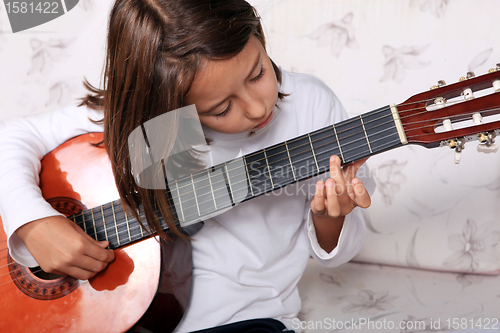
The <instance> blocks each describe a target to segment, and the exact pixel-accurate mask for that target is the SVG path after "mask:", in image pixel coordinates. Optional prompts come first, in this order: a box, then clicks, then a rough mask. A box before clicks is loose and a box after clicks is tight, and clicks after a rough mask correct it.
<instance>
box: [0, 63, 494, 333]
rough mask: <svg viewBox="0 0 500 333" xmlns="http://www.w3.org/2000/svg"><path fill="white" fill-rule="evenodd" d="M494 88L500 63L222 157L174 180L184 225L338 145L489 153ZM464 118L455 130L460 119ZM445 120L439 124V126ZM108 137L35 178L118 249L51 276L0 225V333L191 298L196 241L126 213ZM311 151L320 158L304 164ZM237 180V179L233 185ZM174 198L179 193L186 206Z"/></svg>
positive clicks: (146, 310) (56, 156)
mask: <svg viewBox="0 0 500 333" xmlns="http://www.w3.org/2000/svg"><path fill="white" fill-rule="evenodd" d="M498 91H500V70H499V68H497V69H495V70H492V71H490V73H489V74H486V75H482V76H478V77H474V76H473V75H472V74H469V75H468V77H467V78H465V79H464V80H462V81H460V82H458V83H454V84H451V85H445V84H440V85H439V86H437V87H434V88H433V89H431V90H430V91H427V92H423V93H420V94H417V95H414V96H412V97H410V98H409V99H407V100H406V101H405V102H404V103H402V104H399V105H390V106H387V107H383V108H380V109H377V110H375V111H372V112H368V113H366V114H363V115H361V116H358V117H354V118H351V119H348V120H346V121H344V122H341V123H338V124H335V125H334V126H333V125H332V126H330V127H327V128H323V129H319V130H317V131H314V132H312V133H309V134H307V135H304V136H301V137H298V138H295V139H292V140H289V141H287V142H284V143H282V144H278V145H275V146H272V147H268V148H266V149H265V152H266V154H267V155H265V158H262V157H261V156H263V155H262V154H261V152H255V153H252V154H249V155H246V156H243V157H242V160H241V161H243V162H242V163H236V164H235V165H242V166H243V171H244V172H242V173H241V172H240V173H238V175H239V176H237V177H236V176H234V172H231V170H233V171H234V169H231V165H232V164H231V163H229V164H227V163H226V164H224V165H220V166H216V167H214V168H211V169H210V170H208V171H207V170H204V171H201V172H199V173H196V174H193V175H191V176H190V177H187V178H185V179H181V180H179V182H177V186H176V188H172V187H170V188H169V189H167V190H168V191H169V196H170V198H171V201H172V206H171V208H172V210H173V211H174V212H175V214H176V215H177V217H178V218H179V221H180V224H181V226H183V225H188V224H190V223H192V222H193V221H198V220H202V219H203V216H204V215H205V216H206V215H207V214H212V215H213V214H214V213H216V212H217V210H224V209H225V208H226V207H224V202H225V201H224V200H226V199H227V200H226V201H227V202H228V205H231V204H234V202H235V201H236V197H238V196H239V197H240V198H243V200H248V199H251V198H252V197H255V196H258V195H261V194H263V193H266V192H268V191H272V190H273V189H276V188H278V187H281V186H286V185H287V184H290V183H293V182H296V181H300V180H302V179H305V178H309V177H311V176H314V175H317V174H319V173H322V172H326V171H327V170H328V157H329V156H330V155H332V154H336V155H338V156H340V157H341V159H342V162H343V164H347V163H350V162H352V161H355V160H358V159H361V158H364V157H366V156H370V155H374V154H378V153H380V152H383V151H386V150H389V149H392V148H396V147H400V146H403V145H406V144H419V145H422V146H425V147H428V148H433V147H438V146H444V147H450V148H452V149H454V150H455V151H456V152H457V156H459V154H460V152H461V150H462V149H464V144H465V143H466V142H469V141H473V140H478V141H479V143H480V148H481V149H482V150H484V151H492V150H494V147H495V144H494V139H495V136H496V135H498V134H500V131H499V129H500V121H491V122H487V121H486V120H487V118H488V117H489V116H492V115H496V114H498V113H499V110H500V93H498ZM467 121H469V122H467ZM464 122H465V125H463V126H460V128H457V124H458V123H464ZM438 127H441V128H443V130H442V131H438V132H437V131H436V128H438ZM454 128H455V129H454ZM101 138H102V134H100V133H90V134H86V135H82V136H79V137H76V138H74V139H72V140H69V141H68V142H66V143H64V144H63V145H61V146H59V147H58V148H57V149H55V150H54V151H52V152H50V153H49V154H47V155H46V156H45V157H44V158H43V160H42V171H41V174H40V187H41V189H42V193H43V196H44V197H45V199H46V200H47V201H49V202H50V203H51V204H52V205H53V206H54V207H55V208H56V209H57V210H59V211H60V212H62V213H64V214H66V215H67V216H68V217H69V218H70V219H72V220H73V221H74V222H75V223H77V224H78V225H79V226H80V227H82V228H83V229H84V230H85V231H86V232H87V233H88V234H89V235H91V236H92V237H94V238H96V239H98V240H102V239H107V240H109V241H110V244H111V245H110V247H111V248H114V249H116V251H115V253H116V259H115V261H114V262H113V263H111V264H110V265H109V266H108V267H107V268H106V269H105V270H104V271H103V272H101V273H100V274H98V275H97V276H95V277H94V278H93V279H91V280H89V281H80V280H76V279H73V278H70V277H67V276H66V277H61V276H51V275H50V274H46V273H45V272H43V271H42V270H41V269H40V268H39V267H38V268H31V269H30V268H26V267H23V266H21V265H19V264H17V263H15V262H14V261H13V260H12V259H11V258H10V256H9V255H8V250H7V244H6V236H5V234H4V233H3V230H2V229H3V228H0V241H1V244H2V245H1V251H2V254H1V256H0V257H1V258H0V331H1V332H9V333H13V332H50V333H55V332H82V333H83V332H85V333H87V332H125V331H130V332H171V331H172V330H174V329H175V327H176V325H177V324H178V322H179V320H180V319H181V317H182V315H183V313H184V311H185V309H186V307H187V306H188V300H189V294H190V286H191V262H190V258H191V252H190V246H189V243H187V242H184V241H181V240H179V239H175V238H174V241H173V242H170V243H168V244H164V243H161V245H160V243H159V242H158V241H157V240H156V239H155V238H152V237H150V236H148V234H147V233H146V232H145V231H144V230H142V229H141V228H140V227H139V225H138V224H137V222H136V221H134V220H133V219H131V218H130V217H129V216H126V215H125V214H124V212H123V210H122V207H121V205H120V203H119V201H117V198H118V194H117V191H116V188H115V185H114V181H113V177H112V174H111V168H110V163H109V159H108V156H107V154H106V152H105V149H104V148H99V147H95V146H93V145H91V144H90V143H97V142H99V141H101ZM443 149H449V148H443ZM273 151H274V152H276V156H277V154H278V153H279V154H282V155H283V156H285V157H284V158H275V159H273V161H272V162H270V159H269V158H270V157H271V156H273ZM241 161H240V162H241ZM306 161H313V163H309V164H308V165H310V167H307V168H299V166H302V165H305V164H304V163H305V162H306ZM250 162H251V163H252V165H254V166H255V162H259V163H258V165H259V166H258V167H257V169H258V168H260V167H262V168H265V167H266V166H267V169H266V170H268V171H266V173H264V172H260V173H259V172H258V170H257V171H256V170H255V169H253V170H249V169H248V167H247V166H248V165H249V164H250ZM273 163H278V165H279V166H280V167H287V168H288V170H289V171H290V172H288V176H282V177H281V179H276V178H273V177H274V175H273V171H272V170H273V166H275V165H273ZM233 164H234V163H233ZM299 169H300V170H302V171H301V172H298V170H299ZM269 170H270V171H269ZM281 170H283V169H281ZM217 174H218V175H222V176H224V177H222V176H221V177H222V178H221V179H224V182H222V184H221V186H220V187H219V188H217V186H216V185H215V183H216V182H213V183H211V184H212V185H211V186H212V187H211V192H203V191H202V190H200V188H199V187H198V188H197V187H196V186H197V185H196V184H195V183H194V182H197V181H199V180H200V179H201V177H208V178H207V179H211V180H213V179H214V178H210V177H215V176H216V175H217ZM242 174H244V175H245V177H243V181H242V178H241V177H242V176H241V175H242ZM285 174H287V173H285ZM231 177H233V179H232V178H231ZM234 177H236V178H234ZM263 177H267V178H263ZM235 180H238V182H239V183H240V184H242V186H240V187H239V188H237V187H235V184H236V183H237V182H236V181H235ZM269 180H271V181H269ZM190 182H192V183H190ZM186 184H187V185H189V186H192V188H194V189H195V191H191V192H190V193H191V194H189V193H185V194H182V195H187V197H181V192H182V191H180V189H181V187H182V186H184V185H186ZM228 185H231V186H228ZM217 191H219V192H218V193H219V194H220V193H221V192H220V191H223V192H224V191H225V192H224V193H223V195H222V196H219V198H225V199H224V200H220V201H217V200H216V199H217V198H218V197H217V195H219V194H216V193H217ZM228 191H229V192H228ZM202 192H203V193H202ZM236 192H238V193H240V194H235V193H236ZM241 193H243V195H241ZM189 195H190V196H191V197H189ZM202 196H204V197H205V198H213V202H214V209H213V210H212V211H210V209H208V208H207V205H205V206H204V207H205V208H204V209H205V210H207V209H208V210H209V211H205V212H201V211H200V207H197V209H194V208H193V206H191V207H187V205H186V202H188V201H189V200H190V199H193V198H194V199H195V200H194V201H196V202H197V203H198V202H199V201H200V200H201V198H202ZM209 200H211V199H209ZM192 201H193V200H192ZM239 201H241V200H239ZM179 203H181V204H182V203H184V207H182V205H181V204H179ZM217 203H221V204H220V205H219V206H217ZM221 206H222V207H221ZM193 212H197V213H193ZM193 214H194V215H193ZM0 222H1V221H0ZM207 301H209V300H207Z"/></svg>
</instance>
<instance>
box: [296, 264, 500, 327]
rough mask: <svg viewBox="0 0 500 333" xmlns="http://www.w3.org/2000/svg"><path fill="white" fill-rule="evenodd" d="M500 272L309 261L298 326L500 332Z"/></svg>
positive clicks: (300, 284) (303, 279) (300, 285)
mask: <svg viewBox="0 0 500 333" xmlns="http://www.w3.org/2000/svg"><path fill="white" fill-rule="evenodd" d="M499 283H500V276H499V275H497V276H485V275H477V274H465V273H450V272H431V271H424V270H417V269H411V268H402V267H390V266H385V265H370V264H366V263H355V262H350V263H347V264H345V265H342V266H341V267H337V268H325V267H322V266H320V265H319V264H318V263H316V262H315V261H314V260H312V259H311V260H310V262H309V265H308V268H307V270H306V273H305V274H304V276H303V277H302V279H301V281H300V283H299V290H300V294H301V297H302V302H303V304H302V311H301V313H300V315H299V320H297V321H295V322H294V325H295V328H296V329H297V328H299V326H301V328H304V331H303V332H304V333H327V332H328V333H330V332H384V333H385V332H397V333H414V332H415V333H416V332H463V333H465V332H489V333H494V332H496V333H498V332H500V313H499V311H498V309H499V308H500V301H499V298H500V291H498V284H499Z"/></svg>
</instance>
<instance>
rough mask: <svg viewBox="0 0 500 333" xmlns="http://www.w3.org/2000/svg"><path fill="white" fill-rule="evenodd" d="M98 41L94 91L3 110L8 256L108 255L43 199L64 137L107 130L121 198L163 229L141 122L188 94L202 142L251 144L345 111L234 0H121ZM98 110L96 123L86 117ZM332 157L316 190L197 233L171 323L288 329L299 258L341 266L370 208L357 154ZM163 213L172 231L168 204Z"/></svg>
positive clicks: (73, 261)
mask: <svg viewBox="0 0 500 333" xmlns="http://www.w3.org/2000/svg"><path fill="white" fill-rule="evenodd" d="M107 49H108V51H107V59H106V68H105V84H104V88H103V89H102V90H99V89H95V88H91V87H90V86H89V85H87V87H88V88H89V90H90V92H91V94H89V95H88V96H87V97H86V98H85V99H84V101H83V103H82V106H79V107H76V106H75V107H67V108H65V109H62V110H59V111H56V112H53V113H51V114H42V115H39V116H33V117H28V118H24V119H15V120H11V121H8V122H6V124H5V126H4V128H3V129H2V131H1V132H0V147H1V148H0V149H1V153H0V165H1V170H0V171H1V172H0V184H2V189H1V191H0V214H1V216H2V220H3V224H4V227H5V231H6V233H7V237H8V245H9V249H10V253H11V256H12V257H13V258H14V259H15V260H16V261H18V262H20V263H21V264H23V265H26V266H36V265H37V264H38V265H40V266H41V267H42V268H43V269H44V270H45V271H47V272H52V273H59V274H69V275H71V276H74V277H76V278H79V279H88V278H90V277H92V276H94V275H95V274H96V273H97V272H99V271H101V270H103V269H104V268H105V267H106V266H107V264H108V263H109V262H111V261H112V260H113V259H114V254H113V251H112V250H109V249H106V247H107V246H108V243H107V242H97V241H95V240H92V239H91V238H90V237H88V236H87V235H85V234H84V233H83V231H82V230H80V229H79V228H78V227H77V226H76V225H74V224H73V223H72V222H71V221H69V220H68V219H66V218H64V217H63V216H62V215H61V214H59V213H58V212H57V211H55V210H53V209H52V208H51V207H50V205H48V204H47V203H46V202H45V200H43V198H42V197H41V195H40V190H39V188H38V186H37V184H38V178H37V177H38V176H37V175H38V173H39V171H40V170H39V169H40V163H39V160H40V159H41V158H42V157H43V156H44V155H45V154H46V153H47V152H49V151H50V150H52V149H53V148H55V147H57V146H58V145H60V144H61V143H63V142H64V141H66V140H68V139H70V138H71V137H74V136H76V135H79V134H82V133H85V132H89V131H104V143H105V145H106V148H107V151H108V154H109V156H110V160H111V163H112V167H113V173H114V176H115V180H116V185H117V188H118V190H119V193H120V196H121V199H122V202H123V203H124V204H126V205H128V206H129V207H131V211H132V212H136V208H137V207H138V206H139V205H143V206H144V210H145V212H146V217H147V221H146V222H147V223H148V225H149V226H150V228H152V229H153V230H155V231H156V232H158V233H160V234H161V229H160V228H159V226H158V222H157V219H155V217H154V214H153V213H152V205H153V202H154V201H156V202H157V203H159V204H160V205H161V203H162V202H164V201H162V193H160V192H159V191H157V192H154V191H152V190H145V189H142V188H141V187H139V186H137V185H136V183H135V182H134V177H133V174H132V170H131V161H130V157H129V155H128V148H127V140H128V136H129V134H130V133H131V132H132V131H133V130H134V129H135V128H137V127H139V126H141V124H143V123H144V122H146V121H147V120H149V119H153V118H155V117H156V116H159V115H161V114H163V113H165V112H169V111H172V110H176V109H178V108H180V107H183V106H186V105H191V104H194V105H195V106H196V109H197V111H198V114H199V119H200V122H201V124H202V126H203V130H204V133H205V136H206V138H207V139H209V141H210V142H211V146H212V147H222V148H235V147H237V149H239V150H241V153H242V154H248V153H250V152H252V151H255V150H259V149H262V148H264V147H267V146H270V145H273V144H276V143H279V142H282V141H285V140H289V139H291V138H294V137H296V136H299V135H302V134H305V133H308V132H311V131H313V130H315V129H319V128H322V127H325V126H327V125H330V124H332V123H335V122H338V121H341V120H343V119H345V118H346V113H345V111H344V109H343V107H342V105H341V104H340V102H339V101H338V99H337V98H336V96H335V95H334V94H333V92H332V91H331V90H330V89H329V88H328V87H327V86H326V85H325V84H323V83H322V82H321V81H319V80H318V79H316V78H314V77H311V76H307V75H300V74H293V73H289V72H285V71H282V70H281V69H280V68H279V67H277V66H276V65H275V64H274V63H273V62H272V60H271V59H270V58H269V57H268V55H267V53H266V50H265V42H264V35H263V32H262V27H261V24H260V20H259V18H258V16H257V14H256V12H255V10H254V9H253V7H252V6H250V5H249V4H248V3H247V2H245V1H243V0H226V1H209V0H117V1H116V3H115V4H114V6H113V8H112V11H111V15H110V20H109V35H108V44H107ZM102 117H104V118H103V119H104V121H103V126H102V125H100V124H99V123H96V122H92V121H90V120H89V118H90V119H93V120H99V119H101V118H102ZM165 130H166V131H169V130H171V129H165ZM330 161H331V162H330V174H329V176H330V177H326V178H328V179H327V180H326V182H325V181H323V180H317V179H315V180H314V181H317V182H316V184H315V190H314V191H313V193H308V191H304V186H303V183H298V184H294V185H290V186H289V187H287V188H286V191H281V192H280V193H278V194H276V195H266V196H260V197H257V198H255V199H253V200H250V201H247V202H244V203H241V204H239V205H237V206H235V207H234V208H233V209H231V210H229V211H227V212H225V213H223V214H222V215H219V216H216V217H214V218H210V219H207V220H205V224H204V227H203V228H202V229H201V230H200V231H199V232H198V233H196V234H195V235H194V236H193V239H194V241H193V242H192V245H193V286H192V295H191V299H190V303H189V306H188V309H187V312H186V313H185V315H184V317H183V319H182V321H181V323H180V324H179V326H178V328H177V331H178V332H191V331H195V330H202V329H207V328H211V327H217V326H220V325H227V324H231V325H232V326H228V327H229V328H228V327H225V329H228V331H230V332H236V331H238V330H240V329H239V328H238V327H243V326H245V327H247V326H248V327H256V330H258V331H259V332H260V331H263V330H261V329H259V328H258V327H263V326H259V325H264V326H266V325H267V326H270V327H272V328H270V329H269V331H273V332H274V331H276V332H278V331H282V330H285V329H286V328H288V329H291V328H292V320H293V319H294V318H295V317H296V316H297V314H298V312H299V310H300V297H299V294H298V290H297V282H298V281H299V279H300V277H301V275H302V273H303V271H304V269H305V267H306V264H307V261H308V258H309V256H310V255H312V256H313V257H314V258H315V259H316V260H318V261H319V262H320V263H322V264H324V265H328V266H337V265H340V264H342V263H345V262H347V261H348V260H350V259H351V258H352V257H353V256H354V255H355V253H356V252H357V251H358V249H359V248H360V246H361V244H362V241H363V236H364V223H363V220H362V218H361V217H360V214H359V212H358V211H357V210H354V208H355V207H356V206H360V207H363V208H366V207H368V206H369V205H370V197H369V194H368V193H367V191H366V190H365V187H364V185H363V184H362V182H361V181H360V180H359V179H358V178H354V176H353V175H355V173H356V170H357V169H358V168H359V167H360V165H361V164H362V162H356V163H354V164H352V165H351V166H349V167H348V168H344V170H343V171H344V173H343V172H342V170H341V168H340V159H339V158H338V157H336V156H332V158H331V160H330ZM217 162H221V161H214V163H215V164H217ZM346 170H347V171H349V172H345V171H346ZM307 182H311V181H307ZM306 184H307V183H306ZM313 184H314V183H313ZM313 187H314V186H313ZM306 188H307V186H306ZM163 195H164V194H163ZM163 199H164V197H163ZM21 202H22V204H23V205H25V204H26V203H29V204H28V205H27V206H28V207H30V209H19V207H20V206H21ZM160 209H161V212H162V215H163V217H164V219H165V220H166V221H167V222H168V223H169V225H170V226H171V228H172V229H173V230H174V231H175V230H176V228H175V226H174V225H173V221H172V217H171V214H170V212H169V211H168V207H166V206H163V207H160ZM257 318H269V319H266V320H264V324H262V323H263V321H260V320H254V319H257ZM241 322H243V323H241ZM266 323H267V324H266ZM252 325H253V326H252ZM221 329H222V328H221ZM212 330H213V331H214V332H217V331H218V330H219V328H213V329H212ZM241 331H243V330H241Z"/></svg>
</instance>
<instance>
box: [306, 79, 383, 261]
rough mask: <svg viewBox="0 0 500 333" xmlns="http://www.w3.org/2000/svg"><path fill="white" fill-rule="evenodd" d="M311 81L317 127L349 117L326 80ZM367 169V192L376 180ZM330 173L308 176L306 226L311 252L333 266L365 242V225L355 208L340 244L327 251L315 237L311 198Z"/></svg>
mask: <svg viewBox="0 0 500 333" xmlns="http://www.w3.org/2000/svg"><path fill="white" fill-rule="evenodd" d="M309 83H310V84H311V86H312V87H313V91H314V93H313V94H310V96H311V95H312V96H313V97H310V98H311V104H312V105H313V107H312V109H313V110H314V112H313V114H312V116H313V118H314V119H313V121H314V124H313V126H314V129H318V128H323V127H325V126H328V125H331V124H334V123H337V122H340V121H343V120H346V119H347V118H348V115H347V112H346V111H345V109H344V107H343V105H342V103H341V102H340V100H339V99H338V98H337V96H336V95H335V93H334V92H333V91H332V90H331V89H330V88H329V87H328V86H327V85H326V84H325V83H323V82H322V81H321V80H319V79H314V78H311V81H310V82H309ZM362 168H367V166H366V164H365V165H364V166H362ZM360 170H361V169H360ZM364 171H366V170H364ZM364 171H363V172H359V171H358V177H359V178H360V179H361V180H362V182H363V184H364V185H365V186H366V188H367V190H368V192H369V193H372V192H373V190H372V189H371V188H372V183H373V180H371V179H370V178H369V176H367V175H369V173H367V172H364ZM328 177H329V175H328V173H326V174H323V175H320V176H318V177H314V178H312V179H310V180H309V182H310V184H309V186H308V188H309V189H310V192H309V200H308V202H307V207H306V216H305V219H306V225H305V228H306V232H307V235H308V238H309V244H310V253H311V256H312V257H313V258H315V259H316V260H317V261H318V262H319V263H320V264H321V265H324V266H330V267H334V266H338V265H341V264H343V263H346V262H347V261H349V260H351V259H352V258H353V257H354V256H355V255H356V254H357V252H358V251H359V250H360V249H361V246H362V245H363V241H364V237H365V233H366V227H365V222H364V218H363V215H362V213H361V209H360V208H355V209H354V210H353V211H352V212H351V213H350V214H348V215H347V216H346V217H345V220H344V224H343V227H342V230H341V233H340V237H339V240H338V244H337V246H336V247H335V248H334V249H333V250H332V251H331V252H330V253H327V252H326V251H325V250H323V249H322V248H321V246H320V245H319V243H318V239H317V237H316V229H315V228H314V222H313V220H312V212H311V209H310V208H309V205H310V199H311V198H312V196H313V195H314V189H315V183H316V182H317V181H318V180H319V179H323V180H326V179H327V178H328Z"/></svg>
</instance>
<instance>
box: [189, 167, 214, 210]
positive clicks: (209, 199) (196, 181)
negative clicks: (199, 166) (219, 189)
mask: <svg viewBox="0 0 500 333" xmlns="http://www.w3.org/2000/svg"><path fill="white" fill-rule="evenodd" d="M191 178H192V181H193V189H194V191H195V198H196V204H197V205H198V214H199V216H205V215H207V214H210V213H212V212H214V211H215V210H217V208H216V207H217V206H216V202H215V196H214V193H213V190H212V188H213V187H212V184H211V181H210V172H209V171H208V170H204V171H202V172H200V173H197V174H195V176H194V177H193V175H191Z"/></svg>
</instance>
